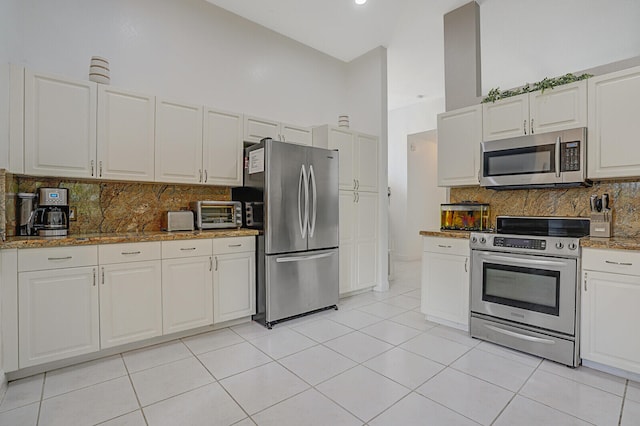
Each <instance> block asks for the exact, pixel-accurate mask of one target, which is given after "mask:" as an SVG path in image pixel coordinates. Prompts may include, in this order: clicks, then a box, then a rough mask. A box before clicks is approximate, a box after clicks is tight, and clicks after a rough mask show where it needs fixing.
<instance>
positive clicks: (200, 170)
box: [198, 169, 202, 182]
mask: <svg viewBox="0 0 640 426" xmlns="http://www.w3.org/2000/svg"><path fill="white" fill-rule="evenodd" d="M198 173H200V178H199V180H198V182H202V169H198Z"/></svg>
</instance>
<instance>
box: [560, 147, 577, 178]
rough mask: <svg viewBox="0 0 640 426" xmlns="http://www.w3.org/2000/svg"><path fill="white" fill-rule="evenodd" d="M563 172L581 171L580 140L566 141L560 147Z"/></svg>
mask: <svg viewBox="0 0 640 426" xmlns="http://www.w3.org/2000/svg"><path fill="white" fill-rule="evenodd" d="M560 152H561V157H560V158H561V160H562V164H561V166H560V168H561V171H563V172H577V171H580V142H577V141H575V142H564V143H562V144H561V147H560Z"/></svg>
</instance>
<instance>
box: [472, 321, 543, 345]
mask: <svg viewBox="0 0 640 426" xmlns="http://www.w3.org/2000/svg"><path fill="white" fill-rule="evenodd" d="M485 327H487V328H488V329H489V330H492V331H495V332H496V333H501V334H505V335H507V336H511V337H515V338H517V339H522V340H528V341H529V342H536V343H544V344H546V345H554V344H555V342H554V341H553V340H550V339H543V338H540V337H534V336H527V335H526V334H521V333H516V332H514V331H509V330H503V329H502V328H499V327H496V326H493V325H485Z"/></svg>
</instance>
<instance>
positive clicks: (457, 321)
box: [420, 237, 470, 331]
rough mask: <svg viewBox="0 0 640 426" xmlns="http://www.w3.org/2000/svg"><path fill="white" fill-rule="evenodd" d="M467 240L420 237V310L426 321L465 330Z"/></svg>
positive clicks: (467, 266) (467, 268)
mask: <svg viewBox="0 0 640 426" xmlns="http://www.w3.org/2000/svg"><path fill="white" fill-rule="evenodd" d="M469 271H470V267H469V241H468V240H467V239H455V238H441V237H423V253H422V292H421V294H422V300H421V304H420V311H421V312H422V313H423V314H425V315H426V319H427V320H429V321H433V322H437V323H441V324H445V325H449V326H452V327H456V328H459V329H462V330H465V331H468V330H469Z"/></svg>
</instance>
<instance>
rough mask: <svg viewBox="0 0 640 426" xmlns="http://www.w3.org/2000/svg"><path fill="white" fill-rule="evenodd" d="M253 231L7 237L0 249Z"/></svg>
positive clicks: (240, 234)
mask: <svg viewBox="0 0 640 426" xmlns="http://www.w3.org/2000/svg"><path fill="white" fill-rule="evenodd" d="M259 232H260V231H257V230H255V229H215V230H207V231H174V232H164V231H153V232H141V233H113V234H72V235H68V236H66V237H49V238H44V237H7V240H6V241H5V242H0V249H10V248H18V249H24V248H38V247H60V246H81V245H91V244H115V243H137V242H147V241H172V240H189V239H205V238H224V237H250V236H254V235H258V234H259Z"/></svg>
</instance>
